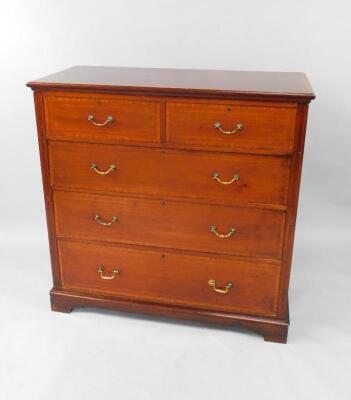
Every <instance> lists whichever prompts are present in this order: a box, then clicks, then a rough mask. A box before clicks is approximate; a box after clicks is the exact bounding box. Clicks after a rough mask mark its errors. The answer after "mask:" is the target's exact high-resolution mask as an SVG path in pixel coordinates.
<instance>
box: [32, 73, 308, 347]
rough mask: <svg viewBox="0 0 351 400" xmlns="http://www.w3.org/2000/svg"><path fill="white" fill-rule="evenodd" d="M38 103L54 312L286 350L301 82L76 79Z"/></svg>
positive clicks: (59, 80)
mask: <svg viewBox="0 0 351 400" xmlns="http://www.w3.org/2000/svg"><path fill="white" fill-rule="evenodd" d="M28 86H30V87H31V88H32V89H33V90H34V100H35V110H36V119H37V127H38V138H39V147H40V158H41V167H42V176H43V186H44V194H45V205H46V213H47V222H48V232H49V244H50V252H51V261H52V274H53V288H52V290H51V292H50V296H51V306H52V310H54V311H62V312H70V311H71V310H72V309H73V308H75V307H84V306H85V307H89V306H93V307H105V308H111V309H118V310H124V311H133V312H138V313H146V314H153V315H160V316H165V317H174V318H179V319H191V320H196V321H207V322H213V323H220V324H227V325H237V326H241V327H244V328H247V329H252V330H254V331H257V332H259V333H261V334H262V335H263V336H264V338H265V340H269V341H275V342H282V343H284V342H286V339H287V332H288V326H289V316H288V314H289V313H288V286H289V276H290V268H291V259H292V249H293V239H294V229H295V220H296V212H297V202H298V193H299V185H300V175H301V167H302V156H303V147H304V138H305V130H306V121H307V111H308V104H309V102H310V101H311V100H312V99H313V98H314V94H313V92H312V89H311V88H310V86H309V84H308V81H307V79H306V77H305V75H304V74H301V73H268V72H232V71H205V70H171V69H138V68H108V67H73V68H70V69H68V70H66V71H62V72H60V73H57V74H53V75H50V76H48V77H46V78H42V79H39V80H36V81H32V82H29V83H28Z"/></svg>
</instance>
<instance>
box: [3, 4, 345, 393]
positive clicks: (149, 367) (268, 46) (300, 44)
mask: <svg viewBox="0 0 351 400" xmlns="http://www.w3.org/2000/svg"><path fill="white" fill-rule="evenodd" d="M350 11H351V10H350V6H349V2H348V1H334V2H329V1H323V2H321V1H320V0H319V1H317V0H315V1H314V0H313V1H311V0H306V1H296V0H294V1H284V2H281V1H273V0H266V1H264V2H261V1H251V0H248V1H245V2H237V1H232V2H230V1H225V0H216V1H202V2H199V1H195V0H187V1H180V0H178V1H170V0H168V1H167V0H166V1H162V0H148V1H145V2H142V1H136V0H128V1H112V0H110V1H107V0H102V1H99V2H97V1H90V0H84V1H83V0H77V1H74V2H73V1H69V0H61V1H60V2H56V1H53V0H51V1H39V0H32V1H30V2H29V1H24V0H23V1H19V0H12V1H11V2H4V4H2V9H1V14H0V44H1V53H0V57H1V63H0V127H1V135H0V155H1V158H0V181H1V189H0V191H1V192H0V210H1V213H0V316H1V319H0V398H1V399H4V400H12V399H16V400H21V399H26V400H32V399H33V400H41V399H47V398H49V397H50V398H51V399H64V398H71V399H72V398H74V399H84V400H89V399H94V398H97V397H98V398H102V399H104V400H108V399H115V398H116V396H120V397H121V398H125V399H143V400H145V399H153V400H155V399H161V398H162V399H163V398H165V397H167V398H168V399H177V400H178V399H194V398H202V399H215V398H218V395H220V397H221V398H222V399H232V398H234V397H233V396H234V394H235V396H237V398H241V399H257V396H260V398H261V399H278V398H279V399H280V398H284V399H287V400H288V399H305V398H311V396H312V398H318V399H320V400H322V399H338V400H341V399H349V398H350V384H349V372H350V367H351V365H350V364H351V361H350V360H351V357H350V356H351V341H350V333H351V332H350V330H351V329H350V328H351V324H350V306H351V301H350V293H351V280H350V247H351V246H350V245H351V240H350V225H351V221H350V212H351V206H350V201H351V188H350V178H351V168H350V167H351V162H350V158H351V157H350V154H349V153H350V146H351V112H350V107H351V104H350V89H351V78H350V70H351V59H350V51H349V47H350V44H349V39H350V37H351V25H350V23H349V15H350ZM77 64H87V65H116V66H118V65H119V66H135V67H138V66H140V67H172V68H210V69H236V70H271V71H303V72H305V73H306V74H307V75H308V77H309V78H310V81H311V83H312V86H313V89H314V91H315V93H316V95H317V99H316V100H315V101H313V102H312V103H311V106H310V113H309V123H308V130H307V138H306V146H305V158H304V169H303V175H302V184H301V194H300V203H299V212H298V220H297V230H296V239H295V251H294V258H293V268H292V275H291V287H290V317H291V322H292V324H291V327H290V331H289V338H288V344H287V345H285V346H284V345H276V344H271V343H265V342H263V340H262V338H261V337H260V336H259V335H256V334H254V333H242V332H241V331H239V330H232V331H231V330H226V329H221V328H216V327H209V326H202V325H197V324H192V323H184V324H181V323H175V322H170V321H167V322H161V323H160V322H157V320H155V319H152V318H144V317H139V316H126V315H125V314H121V313H115V312H109V311H99V312H97V311H96V310H79V311H74V312H73V313H72V314H69V315H66V314H59V313H51V312H50V311H49V297H48V291H49V289H50V286H51V273H50V261H49V252H48V243H47V235H46V222H45V215H44V202H43V195H42V188H41V176H40V166H39V165H40V164H39V154H38V149H37V139H36V127H35V119H34V107H33V101H32V93H31V91H30V90H29V89H28V88H26V87H25V83H26V82H27V81H29V80H31V79H35V78H37V77H40V76H43V75H46V74H49V73H52V72H55V71H58V70H60V69H64V68H67V67H69V66H72V65H77ZM268 173H269V172H268Z"/></svg>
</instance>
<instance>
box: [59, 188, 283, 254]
mask: <svg viewBox="0 0 351 400" xmlns="http://www.w3.org/2000/svg"><path fill="white" fill-rule="evenodd" d="M54 202H55V216H56V227H57V235H58V236H59V237H65V238H74V239H84V240H98V241H107V242H115V243H129V244H139V245H143V246H158V247H166V248H177V249H184V250H194V251H202V252H214V253H224V254H237V255H243V256H250V257H262V258H270V259H280V258H281V253H282V246H283V235H284V225H285V213H284V212H283V211H275V210H264V209H258V208H252V209H251V208H246V207H223V206H217V205H208V204H198V203H184V202H179V201H165V200H155V199H138V198H131V197H120V196H101V195H94V194H87V193H70V192H62V191H56V192H55V193H54ZM96 215H98V216H100V217H101V221H102V222H103V223H111V221H112V220H113V217H114V216H115V217H117V218H118V221H116V222H112V223H111V225H102V224H101V223H100V222H101V221H100V222H99V221H97V220H96V219H95V216H96ZM258 221H259V223H258ZM212 225H214V226H216V228H217V231H218V233H219V234H228V232H230V229H232V228H234V229H235V230H236V231H235V233H234V234H233V235H231V236H229V237H227V238H220V237H218V236H216V234H215V233H214V232H211V226H212Z"/></svg>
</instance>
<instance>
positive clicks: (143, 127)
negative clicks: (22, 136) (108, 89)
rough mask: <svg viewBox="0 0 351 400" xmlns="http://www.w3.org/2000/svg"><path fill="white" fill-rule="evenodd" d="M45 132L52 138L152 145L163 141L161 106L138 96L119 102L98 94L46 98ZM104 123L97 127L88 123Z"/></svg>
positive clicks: (116, 99)
mask: <svg viewBox="0 0 351 400" xmlns="http://www.w3.org/2000/svg"><path fill="white" fill-rule="evenodd" d="M44 107H45V116H46V133H47V137H48V138H49V139H61V140H70V139H73V140H78V141H89V140H93V141H96V140H101V141H104V140H106V141H109V142H115V143H119V142H137V143H152V142H159V141H160V104H159V103H158V102H156V101H141V100H138V99H137V98H135V97H130V98H129V99H125V98H123V99H120V98H118V96H117V97H116V96H115V97H113V98H111V97H107V96H101V95H100V96H99V95H96V94H93V93H91V94H89V95H84V94H79V96H76V97H71V96H50V95H47V96H45V97H44ZM89 115H93V116H94V119H95V122H97V123H104V122H105V121H106V120H107V117H108V116H111V117H113V121H112V122H109V123H107V124H106V125H105V126H103V127H101V126H95V125H94V124H93V123H92V122H91V121H88V116H89Z"/></svg>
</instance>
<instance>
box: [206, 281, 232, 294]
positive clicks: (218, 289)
mask: <svg viewBox="0 0 351 400" xmlns="http://www.w3.org/2000/svg"><path fill="white" fill-rule="evenodd" d="M208 286H210V287H212V289H213V290H214V291H215V292H217V293H221V294H226V293H228V292H229V290H230V289H231V288H232V287H233V284H232V283H231V282H228V283H227V286H226V287H225V288H224V289H222V288H217V287H216V281H215V280H214V279H210V280H209V281H208Z"/></svg>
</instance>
